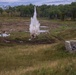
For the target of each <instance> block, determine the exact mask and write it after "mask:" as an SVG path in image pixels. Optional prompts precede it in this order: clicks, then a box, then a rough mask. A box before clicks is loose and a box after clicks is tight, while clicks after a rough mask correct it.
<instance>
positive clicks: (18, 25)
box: [0, 18, 60, 32]
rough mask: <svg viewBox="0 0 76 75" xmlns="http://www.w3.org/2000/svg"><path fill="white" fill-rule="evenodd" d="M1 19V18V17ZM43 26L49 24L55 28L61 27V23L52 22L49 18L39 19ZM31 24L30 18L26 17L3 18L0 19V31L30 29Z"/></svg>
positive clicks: (50, 27) (51, 27)
mask: <svg viewBox="0 0 76 75" xmlns="http://www.w3.org/2000/svg"><path fill="white" fill-rule="evenodd" d="M0 19H1V18H0ZM39 22H40V24H41V26H48V27H49V29H54V28H57V27H59V26H60V25H59V24H57V23H53V22H52V23H51V21H47V20H39ZM29 25H30V19H25V18H16V19H14V18H7V19H6V18H3V19H2V20H1V21H0V32H1V31H8V32H13V31H28V30H29Z"/></svg>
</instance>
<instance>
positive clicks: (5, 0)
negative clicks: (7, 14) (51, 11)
mask: <svg viewBox="0 0 76 75" xmlns="http://www.w3.org/2000/svg"><path fill="white" fill-rule="evenodd" d="M71 2H76V0H0V5H2V4H4V5H12V4H13V5H16V4H17V5H18V4H19V5H20V4H25V5H27V4H30V3H31V4H35V5H42V4H47V5H50V4H56V5H58V4H70V3H71Z"/></svg>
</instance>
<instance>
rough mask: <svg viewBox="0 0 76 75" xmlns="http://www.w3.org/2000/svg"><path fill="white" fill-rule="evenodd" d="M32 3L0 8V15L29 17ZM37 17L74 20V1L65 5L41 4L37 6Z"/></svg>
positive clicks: (75, 5) (75, 18)
mask: <svg viewBox="0 0 76 75" xmlns="http://www.w3.org/2000/svg"><path fill="white" fill-rule="evenodd" d="M33 8H34V5H32V4H30V5H27V6H24V5H20V6H14V7H11V6H7V7H6V8H5V9H2V8H0V16H9V17H13V16H16V17H31V16H32V15H33V12H34V11H33ZM37 11H38V17H45V18H49V19H61V20H65V19H66V20H76V2H73V3H71V4H66V5H42V6H37Z"/></svg>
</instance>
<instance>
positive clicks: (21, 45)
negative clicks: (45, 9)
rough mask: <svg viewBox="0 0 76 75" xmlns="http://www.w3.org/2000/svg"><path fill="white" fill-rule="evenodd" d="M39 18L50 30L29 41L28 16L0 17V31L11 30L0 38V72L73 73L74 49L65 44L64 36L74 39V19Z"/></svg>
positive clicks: (75, 63)
mask: <svg viewBox="0 0 76 75" xmlns="http://www.w3.org/2000/svg"><path fill="white" fill-rule="evenodd" d="M39 21H40V23H41V25H45V26H48V27H49V33H47V34H40V35H39V37H38V38H37V39H34V40H32V41H29V40H28V39H29V38H30V35H29V33H26V32H25V31H26V30H28V28H29V24H30V19H29V18H0V31H3V30H6V31H8V32H10V34H11V36H10V37H7V38H0V75H76V53H69V52H68V51H66V49H65V45H64V41H65V40H69V39H76V22H75V21H60V20H46V19H39ZM10 29H12V31H11V30H10ZM5 40H8V41H11V42H5ZM19 41H23V42H19ZM49 41H50V42H49Z"/></svg>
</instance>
